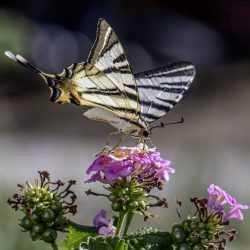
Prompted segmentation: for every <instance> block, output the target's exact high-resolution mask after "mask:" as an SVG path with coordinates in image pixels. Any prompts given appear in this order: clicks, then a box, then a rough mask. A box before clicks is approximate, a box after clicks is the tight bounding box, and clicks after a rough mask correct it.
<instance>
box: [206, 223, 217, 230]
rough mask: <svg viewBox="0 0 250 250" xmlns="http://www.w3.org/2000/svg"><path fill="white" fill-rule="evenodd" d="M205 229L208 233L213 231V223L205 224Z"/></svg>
mask: <svg viewBox="0 0 250 250" xmlns="http://www.w3.org/2000/svg"><path fill="white" fill-rule="evenodd" d="M206 229H207V230H208V231H213V230H214V229H215V225H214V223H211V222H210V223H207V224H206Z"/></svg>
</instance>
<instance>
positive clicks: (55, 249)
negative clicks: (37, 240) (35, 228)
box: [51, 242, 58, 250]
mask: <svg viewBox="0 0 250 250" xmlns="http://www.w3.org/2000/svg"><path fill="white" fill-rule="evenodd" d="M51 246H52V249H53V250H58V247H57V244H56V243H55V242H54V243H51Z"/></svg>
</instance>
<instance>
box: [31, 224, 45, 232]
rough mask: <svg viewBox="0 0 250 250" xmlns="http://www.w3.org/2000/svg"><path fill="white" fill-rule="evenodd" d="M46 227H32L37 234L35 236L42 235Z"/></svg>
mask: <svg viewBox="0 0 250 250" xmlns="http://www.w3.org/2000/svg"><path fill="white" fill-rule="evenodd" d="M44 229H45V227H44V225H43V224H41V223H40V224H35V225H33V227H32V231H33V232H34V233H35V234H41V233H42V232H43V231H44Z"/></svg>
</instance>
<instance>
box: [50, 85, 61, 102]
mask: <svg viewBox="0 0 250 250" xmlns="http://www.w3.org/2000/svg"><path fill="white" fill-rule="evenodd" d="M52 91H53V93H52V96H51V97H50V101H51V102H55V101H56V100H57V99H58V98H59V96H60V95H61V90H59V89H56V88H55V89H53V90H52Z"/></svg>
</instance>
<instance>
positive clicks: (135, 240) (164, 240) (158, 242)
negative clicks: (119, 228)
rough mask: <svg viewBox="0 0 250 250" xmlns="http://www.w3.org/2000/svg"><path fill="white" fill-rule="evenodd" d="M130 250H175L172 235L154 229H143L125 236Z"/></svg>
mask: <svg viewBox="0 0 250 250" xmlns="http://www.w3.org/2000/svg"><path fill="white" fill-rule="evenodd" d="M125 241H126V243H127V244H128V249H129V250H163V249H164V250H173V247H172V240H171V235H170V233H168V232H163V231H158V230H157V229H154V228H141V229H139V230H138V231H137V232H136V233H133V234H129V235H127V236H125Z"/></svg>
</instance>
